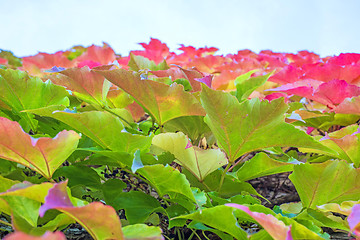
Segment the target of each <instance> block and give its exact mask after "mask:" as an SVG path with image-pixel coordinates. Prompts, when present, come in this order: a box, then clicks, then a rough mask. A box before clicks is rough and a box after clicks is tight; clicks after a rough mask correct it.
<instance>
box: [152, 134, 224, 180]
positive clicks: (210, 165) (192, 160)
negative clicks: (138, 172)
mask: <svg viewBox="0 0 360 240" xmlns="http://www.w3.org/2000/svg"><path fill="white" fill-rule="evenodd" d="M188 144H189V140H188V138H187V137H186V136H185V134H183V133H182V132H178V133H162V134H158V135H156V136H155V137H154V138H153V141H152V145H153V148H155V151H156V149H158V148H159V149H160V151H168V152H170V153H172V154H174V156H175V158H176V159H177V161H178V162H179V163H180V164H181V165H182V166H183V167H185V168H186V169H187V170H189V171H190V172H191V173H192V174H193V175H194V176H195V177H196V178H197V179H198V180H199V181H200V182H202V181H203V180H204V179H205V178H206V176H208V175H209V174H210V173H212V172H213V171H215V170H216V169H218V168H219V167H221V166H223V165H225V164H227V163H228V161H227V159H226V157H225V154H224V153H223V152H222V151H221V150H220V149H207V150H204V149H200V148H198V147H194V146H191V144H190V146H188Z"/></svg>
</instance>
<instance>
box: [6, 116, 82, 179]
mask: <svg viewBox="0 0 360 240" xmlns="http://www.w3.org/2000/svg"><path fill="white" fill-rule="evenodd" d="M79 138H80V136H79V135H78V134H77V133H75V132H74V131H66V130H64V131H62V132H60V133H59V134H58V135H57V136H56V137H55V138H47V137H41V138H36V139H35V138H32V137H31V136H30V135H28V134H26V133H24V131H23V130H22V129H21V127H20V126H19V124H18V123H17V122H12V121H10V120H9V119H7V118H1V117H0V157H1V158H4V159H6V160H9V161H12V162H17V163H20V164H22V165H24V166H26V167H29V168H31V169H32V170H34V171H37V172H38V173H40V174H41V175H43V176H44V177H45V178H47V179H50V178H51V176H52V174H53V173H54V171H55V170H56V169H57V168H58V167H59V166H60V165H61V164H62V163H63V162H64V161H65V160H66V159H67V158H68V157H69V156H70V154H71V153H72V152H74V151H75V149H76V147H77V145H78V142H79Z"/></svg>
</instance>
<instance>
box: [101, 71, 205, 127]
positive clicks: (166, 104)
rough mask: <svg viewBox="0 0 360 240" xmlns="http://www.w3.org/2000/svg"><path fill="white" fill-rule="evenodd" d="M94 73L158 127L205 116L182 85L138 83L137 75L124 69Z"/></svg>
mask: <svg viewBox="0 0 360 240" xmlns="http://www.w3.org/2000/svg"><path fill="white" fill-rule="evenodd" d="M97 72H98V73H100V74H102V75H103V76H105V78H106V79H108V80H109V81H111V82H112V83H113V84H115V85H117V86H119V87H120V88H121V89H123V90H124V91H125V92H127V93H128V94H130V95H131V96H132V97H134V99H135V100H136V101H137V102H138V103H139V104H140V105H141V106H142V107H143V108H144V109H145V110H146V111H147V112H148V113H149V114H150V115H151V117H152V119H153V120H154V121H155V122H157V123H158V124H159V125H160V126H161V125H162V124H164V123H165V122H167V121H169V120H171V119H174V118H177V117H181V116H191V115H194V116H199V115H200V116H203V115H205V112H204V109H203V108H202V107H201V105H200V103H199V102H198V100H197V99H196V98H195V97H194V96H193V95H192V94H191V93H188V92H185V91H184V88H183V86H182V85H178V84H176V83H174V84H172V85H171V86H169V85H166V84H164V83H159V82H155V81H152V80H142V79H141V77H140V75H139V74H138V73H133V72H130V71H127V70H124V69H116V70H110V71H97Z"/></svg>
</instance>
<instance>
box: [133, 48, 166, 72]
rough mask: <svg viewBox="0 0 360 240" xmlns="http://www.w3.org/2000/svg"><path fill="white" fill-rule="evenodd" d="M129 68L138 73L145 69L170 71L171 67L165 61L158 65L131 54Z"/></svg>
mask: <svg viewBox="0 0 360 240" xmlns="http://www.w3.org/2000/svg"><path fill="white" fill-rule="evenodd" d="M128 66H129V67H130V69H131V70H133V71H136V72H137V71H140V70H144V69H149V70H151V71H157V70H166V69H169V66H168V65H167V64H166V61H165V60H163V61H162V62H161V63H159V64H158V65H157V64H156V63H155V62H154V61H152V60H149V59H148V58H146V57H143V56H139V55H134V54H133V53H130V61H129V63H128Z"/></svg>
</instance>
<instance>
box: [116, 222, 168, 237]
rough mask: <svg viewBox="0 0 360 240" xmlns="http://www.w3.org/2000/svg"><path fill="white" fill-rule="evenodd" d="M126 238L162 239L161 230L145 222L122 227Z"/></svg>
mask: <svg viewBox="0 0 360 240" xmlns="http://www.w3.org/2000/svg"><path fill="white" fill-rule="evenodd" d="M123 233H124V236H125V239H126V240H163V239H164V237H163V236H162V234H161V233H162V231H161V229H160V228H159V227H154V226H148V225H146V224H133V225H128V226H125V227H123Z"/></svg>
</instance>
